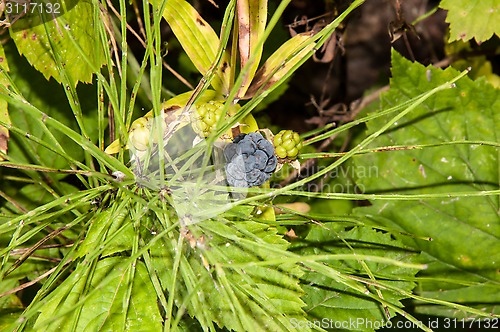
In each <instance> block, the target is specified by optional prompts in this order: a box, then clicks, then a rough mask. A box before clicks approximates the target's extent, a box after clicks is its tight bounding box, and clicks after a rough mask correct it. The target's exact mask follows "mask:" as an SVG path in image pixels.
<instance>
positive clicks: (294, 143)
mask: <svg viewBox="0 0 500 332" xmlns="http://www.w3.org/2000/svg"><path fill="white" fill-rule="evenodd" d="M274 148H275V149H276V155H277V156H278V157H279V158H281V159H284V158H288V159H290V160H294V159H296V158H297V155H298V154H299V150H300V149H301V148H302V141H301V140H300V137H299V134H298V133H296V132H294V131H292V130H282V131H280V132H279V133H278V134H277V135H276V136H274Z"/></svg>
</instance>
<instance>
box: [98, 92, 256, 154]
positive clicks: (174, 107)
mask: <svg viewBox="0 0 500 332" xmlns="http://www.w3.org/2000/svg"><path fill="white" fill-rule="evenodd" d="M192 95H193V91H188V92H185V93H182V94H180V95H177V96H175V97H173V98H171V99H169V100H167V101H166V102H164V103H163V104H162V110H163V112H166V113H167V114H168V115H167V117H166V120H167V121H175V120H176V119H177V118H178V117H179V115H180V114H181V112H182V111H183V110H184V107H185V106H186V104H187V103H188V101H189V99H190V98H191V96H192ZM217 96H218V94H217V92H216V91H214V90H206V91H204V92H203V93H202V94H201V95H199V96H198V98H197V100H196V101H197V102H201V103H206V102H208V101H210V100H215V99H216V98H217ZM153 116H154V112H153V110H151V111H149V112H148V113H146V114H145V115H144V116H143V117H144V118H152V117H153ZM136 121H137V120H136ZM254 121H255V120H254ZM186 124H187V123H179V126H178V129H181V128H182V127H184V126H185V125H186ZM120 146H121V144H120V141H119V140H115V141H114V142H112V143H111V144H110V145H109V146H108V147H107V148H106V149H105V150H104V152H105V153H107V154H115V153H118V152H119V151H120Z"/></svg>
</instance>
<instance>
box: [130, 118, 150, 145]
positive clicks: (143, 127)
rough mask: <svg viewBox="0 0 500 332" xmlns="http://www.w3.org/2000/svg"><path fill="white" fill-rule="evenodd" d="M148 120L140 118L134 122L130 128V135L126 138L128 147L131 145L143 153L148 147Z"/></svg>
mask: <svg viewBox="0 0 500 332" xmlns="http://www.w3.org/2000/svg"><path fill="white" fill-rule="evenodd" d="M149 127H150V126H149V123H148V119H147V118H146V117H141V118H138V119H137V120H135V121H134V122H133V123H132V126H131V127H130V134H129V136H128V140H129V147H130V143H132V145H133V147H134V148H135V149H136V150H139V151H145V150H146V149H147V148H148V147H149V143H150V142H149V140H150V138H149V137H150V135H151V133H150V128H149Z"/></svg>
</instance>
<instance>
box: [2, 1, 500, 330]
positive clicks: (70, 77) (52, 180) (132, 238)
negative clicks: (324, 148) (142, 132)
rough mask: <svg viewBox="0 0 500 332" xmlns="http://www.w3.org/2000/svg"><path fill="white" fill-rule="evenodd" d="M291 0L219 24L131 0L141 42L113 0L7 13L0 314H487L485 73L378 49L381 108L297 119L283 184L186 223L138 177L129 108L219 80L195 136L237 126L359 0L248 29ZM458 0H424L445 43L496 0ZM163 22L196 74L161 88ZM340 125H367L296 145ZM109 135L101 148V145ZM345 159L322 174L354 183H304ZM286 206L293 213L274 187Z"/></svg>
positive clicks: (491, 139) (499, 233)
mask: <svg viewBox="0 0 500 332" xmlns="http://www.w3.org/2000/svg"><path fill="white" fill-rule="evenodd" d="M42 2H43V3H48V2H49V1H48V0H47V1H42ZM52 2H54V1H52ZM289 2H290V1H283V2H281V3H280V4H279V5H277V6H275V7H274V6H269V8H273V12H272V13H270V14H269V15H267V14H268V13H267V12H268V4H267V1H264V0H259V1H230V2H229V4H228V6H227V8H225V12H224V13H225V14H224V18H223V20H222V24H221V26H222V28H221V30H220V31H217V32H216V31H214V30H213V28H212V27H211V26H210V25H211V22H207V21H205V20H203V19H202V18H201V16H200V15H199V13H198V12H197V11H196V10H195V9H194V8H193V7H192V6H191V5H190V4H189V3H188V2H186V1H182V0H175V1H174V0H169V1H151V2H150V3H151V6H150V4H149V3H147V2H143V3H141V4H137V3H135V2H132V4H133V5H135V6H140V5H142V8H140V10H141V12H142V18H143V19H144V18H148V20H144V21H146V22H147V24H145V26H144V27H145V32H144V50H143V51H144V55H143V56H144V57H143V58H136V55H135V54H134V53H133V52H129V51H130V49H129V45H128V40H127V25H126V23H127V22H128V20H131V12H132V11H131V7H130V6H131V5H129V4H127V3H126V2H125V1H118V2H116V3H115V6H116V8H117V13H119V15H120V19H118V18H117V17H116V16H111V15H109V13H110V12H112V10H111V8H110V7H109V6H110V3H106V2H100V1H97V0H93V1H91V0H81V1H77V2H76V1H73V0H64V1H63V0H61V1H59V3H61V5H62V6H63V9H64V10H65V11H64V14H63V15H60V16H57V17H54V16H52V15H49V14H48V13H45V14H43V15H39V16H33V15H28V16H26V17H24V18H21V19H20V20H19V21H18V22H16V23H15V24H13V26H12V27H11V28H9V29H8V32H9V36H10V38H8V40H7V41H6V42H5V43H3V44H2V45H0V58H1V60H2V61H0V66H1V67H0V68H1V73H0V83H1V86H0V98H1V99H0V129H1V130H2V132H1V133H4V135H3V136H2V135H0V140H4V142H6V141H7V140H8V144H9V149H8V151H7V150H5V151H4V150H2V149H0V153H1V154H0V157H1V159H0V160H3V161H0V166H2V167H0V179H1V187H0V196H1V197H2V201H0V243H1V245H0V257H1V260H2V263H1V269H0V329H1V330H13V331H14V330H16V331H21V330H25V331H46V330H63V331H66V330H67V331H70V330H71V331H75V330H76V331H87V330H103V331H126V330H134V331H135V330H141V331H149V330H151V331H159V330H165V331H170V330H181V331H197V330H205V331H208V330H210V331H216V330H221V329H222V330H223V329H226V330H236V331H296V330H300V331H308V330H324V328H325V329H326V328H327V327H326V326H317V324H316V323H317V322H319V321H321V320H322V319H328V320H329V321H331V322H333V321H335V322H346V321H350V320H356V319H359V318H362V319H363V320H364V321H365V324H364V325H363V326H358V329H359V330H372V328H370V327H369V326H372V325H370V324H368V323H367V322H371V323H376V322H387V321H388V320H389V319H391V318H392V317H394V316H396V315H399V316H402V317H405V319H408V320H410V321H412V322H414V323H417V322H418V318H416V317H414V315H416V314H417V315H418V314H431V315H438V316H444V317H453V318H475V319H477V318H487V319H491V318H498V317H499V315H500V312H499V311H498V310H499V309H498V303H499V302H500V299H499V295H498V294H500V291H499V288H500V273H499V271H500V270H499V266H500V265H499V262H500V257H499V255H500V247H499V246H500V244H499V243H500V242H499V241H498V240H499V237H500V220H499V212H498V211H499V198H498V197H499V194H500V190H499V181H500V180H499V173H498V170H499V169H500V168H499V165H498V160H499V152H498V148H499V146H500V141H499V139H498V137H497V135H496V133H497V132H498V128H497V127H498V126H499V125H498V124H499V121H500V113H499V112H500V95H499V92H498V89H497V88H495V87H494V86H493V85H491V84H490V82H494V79H491V78H492V77H493V76H491V75H490V76H489V77H488V79H489V80H488V81H487V80H486V78H481V77H479V76H480V75H477V76H475V77H474V79H472V78H468V77H466V76H465V75H466V73H467V72H462V73H460V72H458V71H457V70H455V69H453V68H451V67H450V68H446V69H437V68H433V67H424V66H422V65H421V64H419V63H412V62H410V61H408V60H406V59H405V58H403V57H402V56H401V55H399V54H398V53H397V52H395V51H394V52H393V54H392V78H391V81H390V90H389V92H387V93H385V94H383V95H382V96H381V98H380V105H378V106H377V105H375V106H374V105H371V106H370V107H369V111H366V112H365V113H364V114H365V115H363V116H359V117H358V118H357V119H355V120H354V121H352V122H349V123H346V124H344V125H342V126H339V127H338V128H332V126H326V127H324V128H319V129H318V130H315V131H313V132H309V133H305V134H304V135H303V137H304V138H305V139H307V140H306V141H305V145H306V148H305V149H304V150H303V153H302V154H301V156H300V161H301V162H302V163H306V162H307V161H308V160H309V159H318V160H319V162H320V163H321V164H323V165H324V166H325V168H323V169H322V170H321V171H319V172H317V173H315V174H313V175H311V176H309V177H307V178H305V179H301V180H297V181H295V182H292V183H289V184H287V185H286V186H284V187H281V188H273V187H271V186H270V185H269V184H268V185H265V186H263V187H262V188H250V189H249V190H248V195H247V196H246V197H245V198H242V199H236V200H233V201H231V203H230V204H229V207H228V208H227V209H223V210H221V211H220V213H217V215H216V216H212V215H208V212H206V211H205V209H204V207H202V208H201V209H200V210H201V211H200V213H201V215H203V213H206V215H207V217H206V218H205V219H206V220H203V221H202V222H198V223H194V224H189V223H188V224H186V221H185V220H184V219H183V217H185V216H183V215H180V212H179V211H177V210H176V202H175V201H174V199H173V198H172V196H171V193H170V192H169V188H168V187H161V188H159V189H158V190H152V189H148V188H144V187H143V186H141V185H140V183H136V179H135V177H134V174H133V172H132V170H131V169H130V163H129V155H130V154H131V152H130V151H128V150H127V149H126V147H125V145H126V144H124V143H123V142H127V136H128V134H129V129H130V128H131V124H132V120H133V119H134V118H137V116H139V117H142V116H145V118H152V117H153V116H155V115H156V116H158V115H160V114H162V112H163V109H164V108H169V109H170V107H172V109H173V110H174V111H173V113H170V114H173V115H171V116H172V118H173V119H174V120H178V119H180V113H176V112H177V111H175V110H176V109H177V108H182V107H184V106H186V104H189V102H190V101H193V100H194V101H197V100H198V101H200V100H204V99H205V98H208V97H207V96H213V95H216V94H217V93H218V94H219V97H218V98H222V97H224V99H227V100H228V102H227V103H226V106H225V107H226V109H225V110H226V111H227V110H229V108H230V104H231V103H232V101H233V100H235V99H239V98H244V99H246V101H244V102H240V103H241V108H237V109H238V111H237V112H236V114H234V115H233V116H231V117H228V118H227V120H224V121H220V122H221V123H219V124H218V130H217V133H214V134H213V135H212V136H211V137H209V138H208V139H207V142H208V144H207V146H209V147H210V146H211V145H212V144H213V143H214V141H215V140H216V139H217V137H218V136H219V135H220V134H222V133H225V132H227V130H228V129H230V128H231V126H233V125H234V124H236V123H242V124H246V125H247V126H250V127H251V128H252V130H253V129H257V128H258V127H257V124H256V123H255V121H254V120H253V117H252V112H254V113H255V110H257V109H259V108H260V110H261V111H262V109H263V108H264V105H266V104H267V103H269V100H270V99H272V100H275V99H277V98H279V96H280V94H281V93H283V92H284V90H286V82H287V80H288V79H289V78H290V77H291V75H292V74H293V72H294V71H295V70H296V69H297V68H298V67H300V66H301V65H302V64H303V63H304V62H305V61H306V60H307V59H308V58H309V57H311V56H312V54H313V53H314V51H315V49H317V48H319V47H321V45H322V44H323V43H324V42H325V41H326V40H327V39H328V38H329V37H330V35H331V34H332V33H333V32H334V31H335V29H336V28H337V27H338V25H339V24H340V22H341V21H343V20H344V18H345V17H346V16H347V14H348V13H350V12H351V11H353V10H354V9H355V8H356V7H357V6H359V5H362V3H363V1H361V0H358V1H354V2H353V4H352V5H351V6H350V7H349V8H348V9H347V10H346V11H345V12H342V13H341V14H339V16H338V17H337V19H336V20H334V21H333V22H331V23H330V24H328V25H327V26H325V27H324V28H323V29H322V30H321V31H319V32H318V33H317V34H312V33H305V34H299V35H297V36H295V37H293V38H290V39H289V40H288V41H286V42H284V43H283V44H282V45H281V46H280V47H279V48H278V49H277V51H276V52H275V53H273V54H269V51H268V50H267V48H266V43H265V40H266V39H267V38H268V37H269V35H270V34H271V31H272V30H273V28H274V27H275V25H276V24H278V22H279V20H280V18H281V17H282V15H283V11H284V9H285V7H286V6H287V5H288V4H289ZM472 3H475V2H473V1H472V2H469V3H468V4H465V3H463V2H460V1H454V2H453V1H444V0H443V1H441V3H440V6H441V7H442V8H445V9H447V10H448V16H447V20H448V22H450V41H453V40H458V39H462V40H469V39H471V38H474V39H475V40H476V41H478V42H482V41H486V40H488V39H490V38H491V36H492V35H493V34H496V35H497V36H498V34H499V32H500V28H499V26H498V23H497V22H499V21H500V20H497V19H496V17H497V16H498V11H499V8H500V3H499V1H496V0H489V1H481V2H480V4H479V2H477V3H476V4H475V5H474V6H472V7H471V8H470V10H469V9H468V10H467V12H466V15H464V14H463V13H464V11H465V10H466V9H467V8H468V7H467V6H468V5H471V4H472ZM274 8H275V9H274ZM245 9H246V11H245ZM242 12H248V13H249V14H248V15H249V16H248V17H245V16H243V14H241V13H242ZM174 13H176V15H174ZM485 13H486V14H485ZM485 17H486V18H487V19H485ZM235 18H236V19H238V18H239V19H240V21H238V22H240V24H243V23H241V22H252V23H251V24H252V25H255V26H256V28H254V29H249V30H248V35H246V36H244V37H248V38H242V36H241V35H238V34H236V32H237V31H238V29H236V26H233V20H235ZM162 21H167V23H168V24H169V26H170V27H171V28H172V30H173V33H174V34H175V36H176V38H178V40H179V44H180V45H182V47H183V50H184V52H185V54H183V55H182V56H186V55H187V57H188V58H189V59H190V61H191V62H192V63H193V65H194V67H195V68H196V69H197V70H198V71H199V72H200V73H201V74H202V75H203V78H204V79H203V80H202V81H200V82H199V83H198V85H196V83H197V82H192V83H193V84H192V85H193V86H194V89H191V90H190V91H188V92H186V93H184V94H181V95H179V96H178V97H176V98H173V99H169V98H170V97H171V96H172V95H173V94H172V93H171V92H170V91H168V90H166V89H165V88H164V84H163V77H164V73H163V71H162V67H161V66H162V64H163V59H162V56H163V55H164V49H163V47H164V44H163V43H162V40H161V29H160V27H161V24H162V23H161V22H162ZM44 22H45V23H44ZM478 22H484V23H485V24H477V23H478ZM186 31H189V32H190V33H189V34H185V33H183V32H186ZM239 31H240V32H241V31H243V30H242V26H241V25H240V27H239ZM231 38H232V39H231ZM229 40H232V43H233V45H236V44H238V45H239V46H240V49H239V50H238V49H237V48H236V46H234V47H232V48H231V47H229V46H228V45H229ZM245 43H246V44H245ZM168 47H169V45H167V49H168ZM273 47H275V46H273ZM459 47H460V46H457V48H459ZM200 50H204V52H200ZM244 51H249V52H248V54H247V55H246V56H245V55H242V54H244ZM263 54H264V55H266V57H267V58H264V59H263V60H262V62H261V63H260V67H259V62H258V60H259V59H260V57H261V55H263ZM20 55H22V56H20ZM167 55H168V54H167ZM481 61H483V62H482V63H483V64H484V63H485V62H486V63H487V61H486V60H484V59H482V60H481ZM252 62H253V63H252ZM7 63H8V65H7ZM241 63H243V64H245V63H248V65H243V66H242V67H241V66H239V64H241ZM462 65H463V63H462V64H457V67H460V66H462ZM259 68H260V69H259ZM489 68H490V71H489V74H492V73H491V64H490V67H489ZM477 77H479V78H477ZM49 78H51V79H50V80H48V81H47V79H49ZM85 83H89V84H85ZM210 85H211V86H212V88H214V90H215V91H213V90H208V88H209V86H210ZM241 86H244V87H245V88H240V87H241ZM283 87H285V88H283ZM247 88H248V89H247ZM237 96H238V98H236V97H237ZM266 98H270V99H266ZM191 99H192V100H191ZM165 100H167V102H166V103H164V104H162V103H163V102H164V101H165ZM144 109H147V110H150V109H151V111H150V113H147V114H146V115H145V114H144V113H146V112H145V111H144ZM262 112H265V110H263V111H262ZM110 114H113V116H110ZM179 123H180V124H181V125H182V126H187V125H188V123H183V122H182V121H179ZM357 125H359V126H363V125H365V126H366V130H361V132H362V133H361V134H358V136H356V138H355V143H354V144H351V146H350V147H349V149H348V152H346V153H337V152H336V151H328V152H326V153H321V152H316V151H315V150H314V145H313V143H314V142H319V141H323V140H325V139H328V138H329V137H331V136H332V135H339V134H340V135H347V132H348V131H349V130H350V129H351V128H352V127H354V126H357ZM261 129H263V128H261ZM359 132H360V131H359V130H358V133H359ZM6 133H8V135H9V137H7V136H6ZM115 139H116V141H115V142H116V144H115V145H114V148H116V149H117V150H116V152H117V154H116V155H113V156H112V155H110V154H107V153H105V152H104V150H105V149H106V147H109V146H113V145H112V143H113V141H114V140H115ZM0 143H1V142H0ZM1 146H2V145H1V144H0V147H1ZM203 149H206V147H201V148H200V147H199V146H198V147H196V146H195V147H193V149H190V150H189V151H187V152H185V154H184V155H183V157H184V158H186V160H188V162H189V160H191V159H189V158H191V154H193V155H195V154H196V153H205V152H206V151H208V150H203ZM285 167H289V165H285ZM346 168H347V170H349V168H351V169H355V170H357V171H356V172H353V173H352V174H353V175H354V178H351V176H350V174H351V173H350V172H349V171H346V172H338V173H337V177H336V178H335V179H334V180H332V181H334V182H335V181H336V183H350V182H351V181H353V182H354V183H355V184H356V186H357V189H358V190H353V191H346V192H327V191H323V192H312V191H308V190H306V189H305V188H306V187H305V185H307V184H308V183H311V182H313V181H317V180H318V179H320V178H321V177H322V176H324V175H328V174H329V173H331V172H335V171H337V170H339V169H346ZM367 169H376V170H377V172H374V173H371V172H362V171H361V170H367ZM116 172H121V173H122V174H123V176H124V179H123V180H118V179H117V176H116V174H117V173H116ZM182 172H186V170H185V169H181V170H180V172H179V174H180V176H182V175H186V174H187V173H182ZM275 180H276V181H277V180H279V179H278V177H277V176H276V178H275ZM206 187H208V188H209V189H211V186H210V185H207V186H206ZM361 188H362V190H359V189H361ZM202 199H203V198H202ZM297 202H300V203H302V204H304V203H308V204H306V205H307V206H308V207H310V210H301V209H299V208H297V206H298V205H286V204H285V205H283V204H281V203H297ZM360 202H361V203H362V204H359V203H360ZM355 206H356V207H355ZM354 207H355V208H354ZM207 210H210V209H209V208H208V207H207ZM291 230H293V231H294V232H293V233H292V232H291ZM33 285H34V286H33ZM35 288H36V289H35ZM30 293H31V294H30ZM423 329H425V330H429V328H427V327H425V326H424V327H423Z"/></svg>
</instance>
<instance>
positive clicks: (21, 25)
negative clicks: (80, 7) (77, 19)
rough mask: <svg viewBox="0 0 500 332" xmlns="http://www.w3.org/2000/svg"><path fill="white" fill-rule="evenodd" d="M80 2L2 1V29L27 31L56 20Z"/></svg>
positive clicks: (73, 0) (44, 0)
mask: <svg viewBox="0 0 500 332" xmlns="http://www.w3.org/2000/svg"><path fill="white" fill-rule="evenodd" d="M77 4H78V0H67V1H63V0H0V27H3V28H13V29H15V30H17V29H25V28H30V27H35V26H37V25H40V24H43V23H44V22H48V21H51V20H54V19H55V18H57V17H59V16H61V15H63V14H65V13H66V12H68V11H70V10H71V9H73V8H74V7H75V6H76V5H77Z"/></svg>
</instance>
